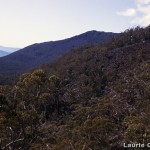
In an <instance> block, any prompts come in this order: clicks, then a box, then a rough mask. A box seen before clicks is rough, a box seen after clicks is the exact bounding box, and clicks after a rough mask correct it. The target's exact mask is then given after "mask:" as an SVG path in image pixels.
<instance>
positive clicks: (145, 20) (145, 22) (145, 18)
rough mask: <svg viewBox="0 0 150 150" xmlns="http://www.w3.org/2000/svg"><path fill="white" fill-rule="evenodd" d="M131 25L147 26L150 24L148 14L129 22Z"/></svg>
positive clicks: (149, 15)
mask: <svg viewBox="0 0 150 150" xmlns="http://www.w3.org/2000/svg"><path fill="white" fill-rule="evenodd" d="M131 23H132V24H135V25H142V26H148V25H149V24H150V14H147V15H144V16H143V17H137V18H135V19H133V20H132V21H131Z"/></svg>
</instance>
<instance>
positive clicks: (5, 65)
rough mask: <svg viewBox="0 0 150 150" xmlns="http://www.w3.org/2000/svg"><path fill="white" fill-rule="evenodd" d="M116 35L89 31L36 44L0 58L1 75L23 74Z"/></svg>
mask: <svg viewBox="0 0 150 150" xmlns="http://www.w3.org/2000/svg"><path fill="white" fill-rule="evenodd" d="M115 35H116V33H112V32H98V31H96V30H92V31H87V32H85V33H82V34H80V35H76V36H73V37H70V38H67V39H64V40H58V41H50V42H43V43H35V44H33V45H29V46H27V47H25V48H23V49H20V50H19V51H16V52H14V53H12V54H10V55H9V56H6V57H3V58H0V74H5V73H6V74H8V73H21V72H25V71H27V70H29V69H32V68H35V67H38V66H40V65H43V64H46V63H49V62H51V61H53V60H55V59H57V58H58V57H60V56H62V55H64V54H65V53H67V52H69V51H70V50H71V49H74V48H79V47H80V46H83V45H96V44H100V43H102V42H105V41H106V40H109V39H110V38H112V37H113V36H115Z"/></svg>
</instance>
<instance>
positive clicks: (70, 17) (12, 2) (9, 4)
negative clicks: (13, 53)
mask: <svg viewBox="0 0 150 150" xmlns="http://www.w3.org/2000/svg"><path fill="white" fill-rule="evenodd" d="M149 24H150V0H0V45H2V46H7V47H19V48H23V47H25V46H28V45H31V44H34V43H41V42H45V41H55V40H61V39H65V38H69V37H72V36H74V35H78V34H81V33H84V32H86V31H90V30H97V31H105V32H117V33H118V32H123V31H124V30H126V29H128V28H131V27H136V26H137V25H139V26H147V25H149Z"/></svg>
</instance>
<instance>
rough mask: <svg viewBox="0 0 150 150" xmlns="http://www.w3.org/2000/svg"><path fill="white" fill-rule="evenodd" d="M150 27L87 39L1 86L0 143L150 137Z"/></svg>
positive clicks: (87, 148)
mask: <svg viewBox="0 0 150 150" xmlns="http://www.w3.org/2000/svg"><path fill="white" fill-rule="evenodd" d="M149 40H150V27H146V28H139V27H137V28H134V29H129V30H126V31H125V32H124V33H121V34H120V35H119V36H118V37H115V38H113V39H112V40H110V41H109V42H106V43H104V44H102V45H100V46H97V47H82V48H81V49H78V50H74V51H73V52H71V53H69V54H67V55H65V56H64V57H62V58H60V59H58V60H57V61H55V62H53V63H51V64H49V65H47V66H44V67H42V68H43V69H37V70H34V71H31V72H30V73H25V74H23V75H21V76H20V78H19V80H18V82H17V83H16V84H15V85H13V86H11V87H9V86H0V108H1V111H0V131H1V133H0V138H1V143H0V146H1V149H8V148H9V149H31V150H32V149H33V150H36V149H41V150H43V149H44V150H45V149H46V150H91V149H93V150H105V149H106V150H108V149H122V148H123V143H144V144H147V143H148V142H149V140H150V62H149V60H150V50H149V49H150V41H149Z"/></svg>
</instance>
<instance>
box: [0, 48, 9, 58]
mask: <svg viewBox="0 0 150 150" xmlns="http://www.w3.org/2000/svg"><path fill="white" fill-rule="evenodd" d="M8 54H9V53H8V52H6V51H3V50H0V57H3V56H6V55H8Z"/></svg>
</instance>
